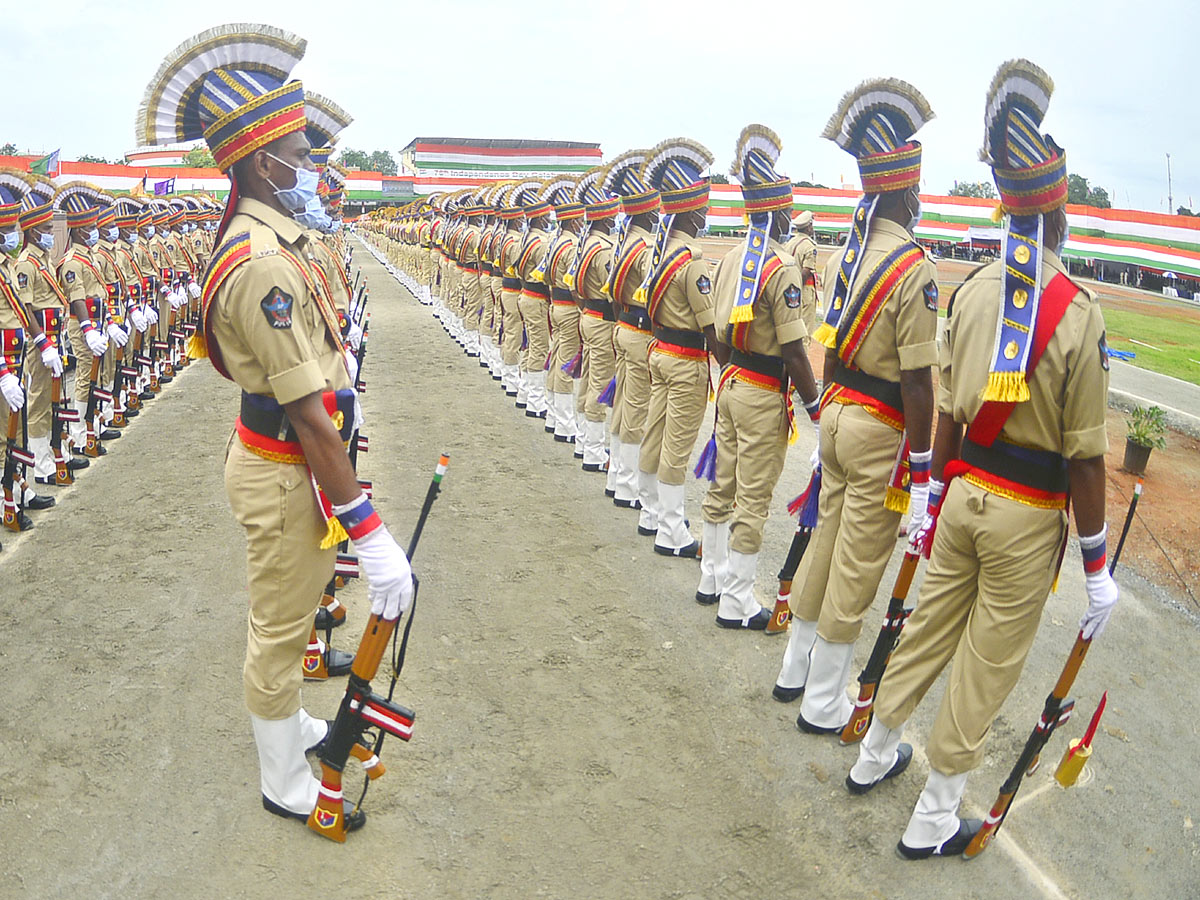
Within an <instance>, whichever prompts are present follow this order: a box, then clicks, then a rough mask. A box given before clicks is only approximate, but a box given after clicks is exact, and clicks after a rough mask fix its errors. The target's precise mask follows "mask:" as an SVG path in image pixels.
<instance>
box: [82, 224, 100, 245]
mask: <svg viewBox="0 0 1200 900" xmlns="http://www.w3.org/2000/svg"><path fill="white" fill-rule="evenodd" d="M99 241H100V231H99V229H97V228H93V229H92V230H91V231H89V232H88V233H87V234H85V235H84V236H83V245H84V246H85V247H95V246H96V244H97V243H99Z"/></svg>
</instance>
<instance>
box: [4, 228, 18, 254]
mask: <svg viewBox="0 0 1200 900" xmlns="http://www.w3.org/2000/svg"><path fill="white" fill-rule="evenodd" d="M0 241H2V242H3V243H0V250H3V251H4V252H5V253H12V252H13V251H15V250H16V249H17V248H18V247H20V246H21V232H19V231H6V232H4V234H3V235H2V236H0Z"/></svg>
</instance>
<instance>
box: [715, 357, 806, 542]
mask: <svg viewBox="0 0 1200 900" xmlns="http://www.w3.org/2000/svg"><path fill="white" fill-rule="evenodd" d="M716 426H717V473H716V480H715V481H714V482H713V484H712V486H711V487H710V488H709V489H708V493H707V494H706V495H705V497H704V506H703V510H704V521H706V522H712V523H713V524H720V523H722V522H729V521H730V519H731V518H732V520H733V521H732V522H731V523H730V526H729V547H730V549H731V550H736V551H737V552H738V553H757V552H758V551H759V550H760V549H762V537H763V526H764V525H766V523H767V517H768V516H769V515H770V512H771V497H772V495H773V494H774V493H775V485H776V483H777V482H778V481H779V476H780V474H782V472H783V462H784V459H785V458H786V456H787V448H788V442H787V440H788V419H787V401H786V399H785V398H784V395H783V394H782V393H781V392H779V391H768V390H764V389H763V388H761V387H756V386H755V385H753V384H747V383H745V382H743V381H738V380H736V379H732V378H731V379H730V380H729V381H727V382H725V386H724V387H723V388H721V393H720V394H719V395H718V396H717V422H716Z"/></svg>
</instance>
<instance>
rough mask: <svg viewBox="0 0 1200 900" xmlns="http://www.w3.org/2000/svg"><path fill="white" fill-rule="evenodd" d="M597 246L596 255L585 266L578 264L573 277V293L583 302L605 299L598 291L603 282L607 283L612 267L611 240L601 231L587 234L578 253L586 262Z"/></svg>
mask: <svg viewBox="0 0 1200 900" xmlns="http://www.w3.org/2000/svg"><path fill="white" fill-rule="evenodd" d="M597 244H598V245H599V247H600V249H599V250H596V255H595V256H593V257H592V258H591V260H590V261H588V262H587V264H586V266H585V265H584V264H583V263H580V269H579V272H578V273H576V277H575V292H576V293H577V294H578V295H579V296H580V297H582V298H583V299H584V300H604V299H606V298H605V296H604V294H602V293H601V292H600V289H601V288H602V287H604V282H606V281H608V272H609V269H610V268H611V267H612V263H613V239H612V238H611V237H609V236H608V235H607V234H605V233H604V232H603V231H591V232H588V235H587V237H586V238H584V240H583V245H582V246H581V247H580V248H579V253H580V255H581V256H582V257H583V259H585V260H586V259H587V257H588V254H589V253H591V252H592V249H593V248H594V247H596V245H597Z"/></svg>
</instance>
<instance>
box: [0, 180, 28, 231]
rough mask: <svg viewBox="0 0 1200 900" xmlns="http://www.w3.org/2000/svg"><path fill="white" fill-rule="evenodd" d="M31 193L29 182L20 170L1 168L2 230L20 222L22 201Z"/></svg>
mask: <svg viewBox="0 0 1200 900" xmlns="http://www.w3.org/2000/svg"><path fill="white" fill-rule="evenodd" d="M28 193H29V180H28V178H27V177H26V175H25V173H24V172H22V171H21V170H20V169H13V168H11V167H8V166H4V167H2V168H0V228H11V227H12V226H13V225H16V224H18V223H19V222H20V219H21V200H22V199H23V198H24V197H25V195H26V194H28Z"/></svg>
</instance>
